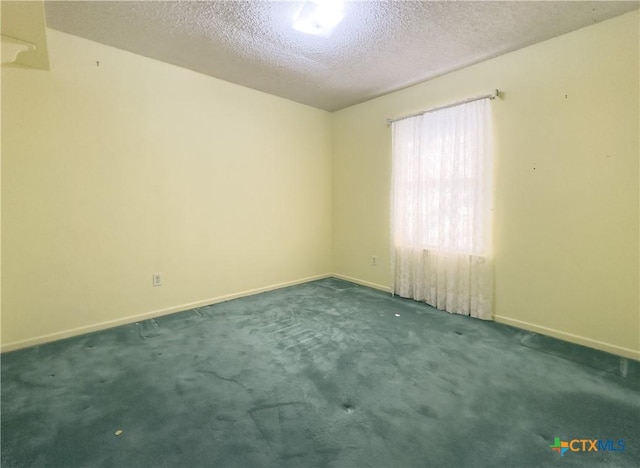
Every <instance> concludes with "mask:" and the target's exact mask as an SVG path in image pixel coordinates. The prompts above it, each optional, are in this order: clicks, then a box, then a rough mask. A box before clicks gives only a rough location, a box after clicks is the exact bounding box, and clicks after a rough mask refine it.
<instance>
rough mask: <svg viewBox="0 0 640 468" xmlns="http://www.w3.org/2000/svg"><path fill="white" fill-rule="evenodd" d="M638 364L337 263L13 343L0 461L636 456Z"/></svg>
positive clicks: (340, 463)
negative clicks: (335, 270) (73, 332)
mask: <svg viewBox="0 0 640 468" xmlns="http://www.w3.org/2000/svg"><path fill="white" fill-rule="evenodd" d="M396 314H399V316H396ZM639 368H640V366H639V363H638V362H636V361H628V360H623V359H620V358H618V357H615V356H612V355H609V354H606V353H601V352H597V351H593V350H589V349H587V348H583V347H580V346H575V345H570V344H567V343H563V342H560V341H557V340H553V339H550V338H546V337H541V336H539V335H535V334H530V333H527V332H523V331H519V330H516V329H513V328H510V327H507V326H503V325H499V324H495V323H491V322H482V321H479V320H475V319H470V318H467V317H462V316H456V315H450V314H448V313H446V312H441V311H436V310H434V309H432V308H431V307H429V306H427V305H425V304H420V303H416V302H413V301H410V300H406V299H400V298H392V297H390V296H389V295H388V294H384V293H382V292H379V291H375V290H372V289H368V288H365V287H361V286H356V285H353V284H351V283H347V282H344V281H339V280H335V279H327V280H322V281H316V282H313V283H308V284H304V285H300V286H294V287H290V288H286V289H281V290H278V291H273V292H268V293H264V294H259V295H256V296H252V297H248V298H243V299H238V300H234V301H230V302H225V303H221V304H216V305H213V306H209V307H204V308H200V309H196V310H192V311H188V312H183V313H179V314H173V315H170V316H166V317H162V318H158V319H155V320H148V321H145V322H140V323H137V324H132V325H127V326H123V327H118V328H114V329H111V330H107V331H104V332H99V333H93V334H89V335H84V336H80V337H75V338H72V339H68V340H64V341H59V342H56V343H51V344H47V345H42V346H37V347H33V348H29V349H24V350H20V351H16V352H12V353H5V354H3V355H2V422H1V429H2V434H1V442H2V446H1V449H2V455H1V461H2V467H3V468H8V467H23V466H24V467H37V466H43V467H44V466H47V467H80V466H82V467H93V466H98V467H102V466H104V467H107V466H108V467H276V466H283V467H324V466H326V467H367V466H370V467H419V466H425V467H426V466H432V467H540V466H558V467H578V466H580V467H584V466H611V467H637V466H640V464H639V460H640V399H639V389H640V371H639ZM117 430H122V431H123V432H122V434H121V435H119V436H116V435H115V432H116V431H117ZM556 437H558V438H560V439H561V440H563V441H570V440H572V439H596V438H597V439H600V440H602V441H603V445H602V446H601V448H605V449H607V450H599V451H598V452H594V451H591V452H582V451H580V452H572V451H567V452H566V453H565V454H564V455H562V456H561V455H560V454H559V453H557V452H554V451H553V450H551V448H550V445H551V444H553V443H554V439H555V438H556ZM607 440H612V441H614V443H615V445H613V444H609V445H607V443H606V441H607ZM618 440H622V441H623V444H624V450H617V451H613V450H610V449H611V448H619V447H620V446H619V445H617V442H618ZM574 447H576V445H574Z"/></svg>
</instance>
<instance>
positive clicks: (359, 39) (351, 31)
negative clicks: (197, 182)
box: [45, 1, 640, 111]
mask: <svg viewBox="0 0 640 468" xmlns="http://www.w3.org/2000/svg"><path fill="white" fill-rule="evenodd" d="M45 4H46V6H45V8H46V15H47V24H48V26H49V27H51V28H53V29H57V30H60V31H63V32H67V33H70V34H74V35H77V36H80V37H84V38H87V39H90V40H93V41H97V42H101V43H103V44H107V45H110V46H113V47H117V48H120V49H124V50H127V51H130V52H134V53H136V54H140V55H143V56H146V57H151V58H154V59H157V60H161V61H164V62H167V63H171V64H174V65H178V66H181V67H184V68H188V69H191V70H195V71H198V72H201V73H204V74H207V75H211V76H214V77H217V78H221V79H223V80H226V81H230V82H233V83H237V84H240V85H243V86H247V87H250V88H254V89H258V90H261V91H264V92H267V93H270V94H274V95H277V96H281V97H284V98H287V99H291V100H293V101H297V102H301V103H303V104H308V105H310V106H313V107H317V108H320V109H325V110H328V111H335V110H338V109H342V108H344V107H348V106H351V105H354V104H357V103H360V102H363V101H366V100H369V99H372V98H374V97H377V96H380V95H383V94H386V93H389V92H392V91H395V90H398V89H400V88H403V87H406V86H409V85H412V84H415V83H418V82H421V81H425V80H428V79H430V78H433V77H435V76H438V75H442V74H444V73H447V72H450V71H453V70H456V69H459V68H462V67H464V66H467V65H471V64H473V63H477V62H480V61H483V60H486V59H489V58H492V57H495V56H498V55H501V54H504V53H506V52H509V51H512V50H516V49H519V48H522V47H525V46H527V45H531V44H534V43H536V42H540V41H543V40H546V39H549V38H552V37H555V36H558V35H561V34H564V33H567V32H570V31H573V30H576V29H579V28H582V27H585V26H588V25H591V24H593V23H595V22H599V21H603V20H605V19H608V18H611V17H614V16H618V15H621V14H623V13H625V12H628V11H631V10H634V9H637V8H638V7H639V5H640V4H639V3H638V2H625V1H622V2H582V1H579V2H553V1H550V2H436V1H426V2H424V1H423V2H419V1H412V2H408V1H380V2H345V8H344V13H345V18H344V20H343V22H342V23H340V24H339V25H338V27H337V28H336V30H335V31H334V33H333V34H332V35H331V37H329V38H324V37H316V36H310V35H306V34H304V33H302V32H299V31H296V30H294V29H293V28H292V27H291V26H292V21H293V18H294V16H295V14H296V13H297V11H298V10H299V9H300V8H301V7H302V4H303V3H302V2H284V1H282V2H279V1H278V2H276V1H233V2H231V1H214V2H188V1H186V2H156V1H138V2H112V1H105V2H103V1H92V2H45Z"/></svg>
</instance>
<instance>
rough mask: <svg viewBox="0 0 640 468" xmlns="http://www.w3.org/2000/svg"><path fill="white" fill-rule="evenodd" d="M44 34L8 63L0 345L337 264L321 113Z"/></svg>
mask: <svg viewBox="0 0 640 468" xmlns="http://www.w3.org/2000/svg"><path fill="white" fill-rule="evenodd" d="M47 34H48V41H49V53H50V59H51V71H40V70H34V69H24V68H23V69H21V68H6V67H5V68H3V69H2V159H3V160H2V192H3V193H2V215H3V233H2V234H3V236H2V252H3V259H2V278H3V295H2V344H3V349H4V350H7V349H13V348H15V347H19V346H24V345H28V344H33V343H37V342H41V341H46V340H50V339H55V338H60V337H63V336H67V335H70V334H76V333H79V332H83V331H88V330H92V329H98V328H103V327H105V326H107V325H113V324H117V323H125V322H129V321H132V320H135V319H136V318H142V317H148V316H152V315H157V314H160V313H166V312H169V311H173V310H179V309H184V308H187V307H188V306H189V305H192V304H197V303H206V302H211V301H212V300H215V299H220V298H222V297H225V296H229V295H238V294H243V293H245V292H247V291H252V290H256V289H261V288H268V287H272V286H274V285H280V284H283V283H287V284H288V283H291V282H297V281H301V280H304V279H306V278H310V277H316V276H319V275H327V274H329V273H331V176H332V174H331V124H330V119H331V115H330V114H329V113H327V112H324V111H320V110H317V109H313V108H310V107H307V106H303V105H301V104H297V103H294V102H291V101H287V100H284V99H281V98H277V97H274V96H270V95H268V94H264V93H260V92H257V91H254V90H250V89H247V88H243V87H240V86H236V85H233V84H230V83H227V82H224V81H220V80H216V79H212V78H210V77H207V76H204V75H201V74H198V73H195V72H191V71H188V70H185V69H181V68H178V67H174V66H171V65H167V64H164V63H161V62H157V61H154V60H151V59H146V58H143V57H140V56H137V55H133V54H130V53H127V52H124V51H120V50H117V49H114V48H110V47H106V46H103V45H100V44H97V43H93V42H90V41H86V40H83V39H80V38H77V37H74V36H70V35H66V34H63V33H60V32H57V31H53V30H48V31H47ZM96 62H99V66H98V65H97V63H96ZM155 272H161V273H162V274H163V277H164V284H163V286H161V287H156V288H154V287H152V282H151V277H152V274H153V273H155Z"/></svg>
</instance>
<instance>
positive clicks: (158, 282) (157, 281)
mask: <svg viewBox="0 0 640 468" xmlns="http://www.w3.org/2000/svg"><path fill="white" fill-rule="evenodd" d="M152 281H153V287H156V286H162V273H154V274H153V277H152Z"/></svg>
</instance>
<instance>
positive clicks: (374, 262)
mask: <svg viewBox="0 0 640 468" xmlns="http://www.w3.org/2000/svg"><path fill="white" fill-rule="evenodd" d="M371 265H372V266H378V257H376V256H375V255H373V256H372V257H371Z"/></svg>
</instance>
